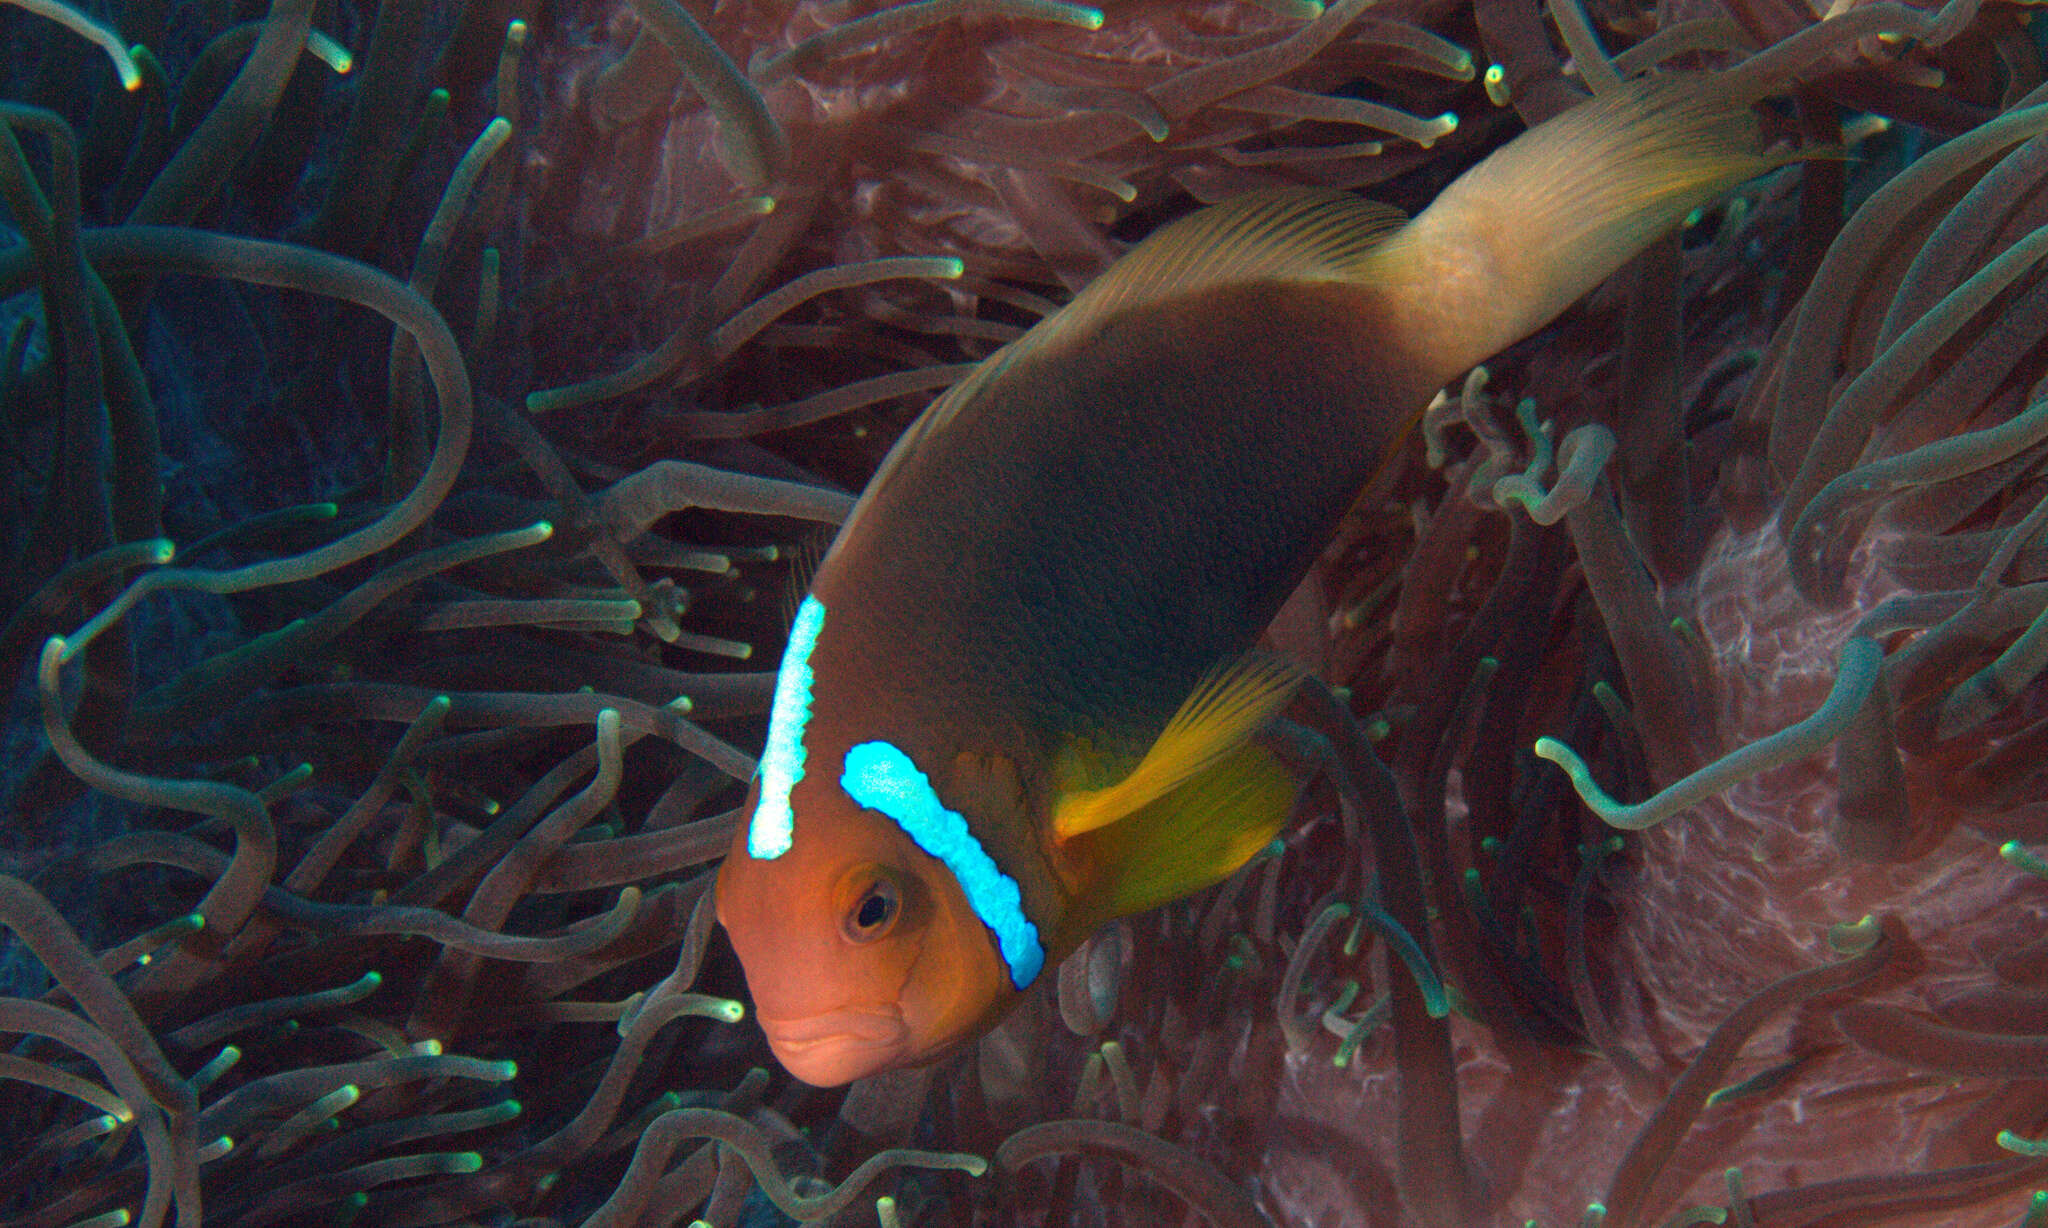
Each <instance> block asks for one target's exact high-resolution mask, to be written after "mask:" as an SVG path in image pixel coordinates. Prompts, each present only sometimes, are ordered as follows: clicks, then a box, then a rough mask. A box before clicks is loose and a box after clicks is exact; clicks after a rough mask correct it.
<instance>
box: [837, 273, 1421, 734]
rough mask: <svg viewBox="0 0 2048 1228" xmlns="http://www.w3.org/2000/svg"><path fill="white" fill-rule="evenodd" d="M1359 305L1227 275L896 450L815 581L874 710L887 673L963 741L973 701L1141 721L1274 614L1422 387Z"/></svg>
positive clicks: (1355, 291)
mask: <svg viewBox="0 0 2048 1228" xmlns="http://www.w3.org/2000/svg"><path fill="white" fill-rule="evenodd" d="M1377 323H1378V321H1377V313H1376V311H1375V310H1374V302H1373V293H1372V292H1371V291H1370V290H1365V289H1361V288H1359V287H1354V286H1347V285H1342V284H1336V283H1329V284H1324V285H1318V286H1308V287H1304V286H1300V285H1280V284H1274V283H1267V284H1263V285H1251V286H1227V287H1221V288H1216V289H1211V290H1207V291H1204V292H1202V293H1199V294H1196V295H1192V296H1188V297H1186V298H1184V299H1177V300H1170V301H1166V302H1160V303H1155V304H1147V305H1143V306H1141V307H1139V308H1138V309H1136V310H1133V311H1130V312H1127V313H1123V314H1120V315H1117V316H1115V317H1113V318H1111V319H1110V320H1108V321H1106V322H1105V323H1104V324H1103V326H1102V327H1101V328H1100V329H1098V330H1092V331H1091V332H1090V333H1089V334H1086V335H1082V336H1077V337H1075V338H1073V340H1072V343H1071V344H1067V345H1061V346H1056V347H1048V348H1045V349H1041V350H1038V351H1036V352H1034V353H1031V354H1029V355H1027V356H1025V357H1024V358H1022V359H1020V360H1019V361H1017V362H1016V363H1015V364H1014V365H1012V366H1011V367H1010V368H1009V369H1007V370H1006V371H1004V373H1003V375H1002V377H1001V379H1000V381H999V383H998V384H997V385H995V386H994V387H992V388H991V393H992V394H994V393H996V392H999V393H1000V397H1001V400H1000V402H999V403H997V404H990V405H970V406H968V407H964V409H963V412H961V413H960V414H959V415H957V416H956V417H954V418H953V419H952V420H950V421H949V422H947V423H946V424H945V425H944V426H943V427H942V428H940V429H938V430H936V431H934V432H933V433H932V434H931V435H930V436H929V437H927V438H926V439H924V440H922V441H921V443H920V446H919V447H917V448H916V449H915V450H913V451H910V452H907V453H905V454H904V455H903V458H902V461H901V463H900V464H899V465H898V466H897V467H896V468H895V469H894V470H893V471H892V472H891V473H890V474H889V475H888V498H887V499H886V500H877V501H875V502H873V503H872V504H871V505H869V506H867V507H866V508H864V510H863V513H862V515H861V516H860V518H859V522H858V523H857V524H856V525H855V526H854V527H853V528H852V529H850V530H849V531H848V533H847V535H846V536H845V537H844V538H843V539H842V540H841V542H840V543H839V545H838V546H837V547H835V549H834V551H833V554H832V557H831V558H830V559H829V560H828V562H827V563H826V565H825V566H824V567H823V568H822V569H821V570H820V572H819V573H818V576H817V578H816V580H815V582H814V585H813V589H814V591H815V592H816V593H817V594H818V595H819V597H820V598H821V599H822V600H823V601H824V602H825V604H826V606H827V607H828V608H830V609H831V610H832V611H833V620H834V623H835V624H836V623H837V622H838V620H840V619H842V618H843V619H845V620H847V622H848V623H851V624H855V625H857V626H858V627H859V630H858V631H857V632H853V633H851V634H849V635H848V636H847V638H846V639H844V640H839V639H838V638H837V637H833V643H834V645H835V656H837V657H838V660H839V661H840V663H841V667H842V668H843V669H844V671H845V673H846V674H847V675H848V676H850V677H858V678H859V679H860V682H859V683H857V684H855V685H857V686H858V687H860V688H862V689H863V690H865V691H866V693H867V694H868V700H867V702H866V704H864V705H863V706H864V707H868V708H869V711H868V712H867V713H866V714H865V715H866V717H867V719H868V720H870V721H871V720H872V718H873V717H874V716H875V715H877V713H876V712H875V711H874V706H875V705H876V704H877V703H878V702H880V703H884V704H886V703H887V702H888V701H887V700H885V699H883V696H884V695H886V694H887V693H888V692H889V691H890V689H891V688H892V686H900V687H901V688H902V689H903V690H904V691H905V692H906V693H905V694H904V695H903V696H902V697H901V698H902V701H903V705H904V706H905V707H906V708H907V709H908V711H907V712H906V714H905V719H907V720H910V721H913V722H917V723H925V722H936V723H938V724H940V725H942V726H943V727H945V728H946V729H947V733H948V736H949V737H950V738H952V739H953V740H954V743H955V744H956V745H961V744H962V743H963V741H964V742H965V744H966V745H968V746H971V744H972V742H973V738H972V737H968V736H966V735H967V730H968V729H970V728H972V727H975V726H982V725H988V724H990V723H992V722H1000V723H1005V724H1015V725H1016V726H1019V727H1020V728H1021V731H1022V732H1024V733H1025V735H1026V736H1030V735H1031V734H1037V735H1039V736H1041V737H1044V738H1048V739H1050V738H1054V737H1059V736H1066V735H1074V736H1082V737H1089V738H1096V739H1102V738H1107V739H1110V740H1112V741H1114V740H1117V739H1121V738H1129V737H1142V738H1145V739H1149V738H1150V736H1152V735H1153V734H1156V733H1157V732H1158V730H1159V728H1160V726H1161V725H1163V724H1164V723H1165V721H1166V719H1167V717H1168V716H1170V715H1171V714H1172V713H1173V711H1174V710H1175V708H1177V707H1178V706H1179V705H1180V703H1181V701H1182V700H1183V699H1185V698H1186V697H1187V694H1188V692H1189V690H1190V689H1191V688H1192V687H1193V686H1194V684H1195V682H1196V681H1197V679H1199V678H1200V677H1201V675H1202V674H1203V673H1205V672H1206V671H1208V670H1209V669H1211V668H1212V667H1214V666H1215V665H1216V664H1217V663H1218V662H1219V661H1226V660H1229V659H1231V658H1233V657H1235V656H1237V655H1238V654H1240V653H1242V652H1244V651H1245V649H1247V648H1248V647H1250V645H1251V643H1252V641H1253V640H1254V639H1255V638H1256V637H1257V636H1258V634H1259V632H1260V631H1261V629H1263V628H1264V627H1265V626H1266V624H1267V623H1269V622H1270V621H1272V617H1273V615H1274V613H1275V612H1276V611H1277V610H1278V609H1279V606H1280V604H1281V602H1283V601H1285V600H1286V598H1287V596H1288V594H1289V593H1290V592H1291V591H1292V590H1293V588H1294V586H1295V585H1296V584H1297V583H1298V582H1299V581H1300V578H1301V576H1302V574H1303V573H1304V572H1305V571H1306V570H1307V568H1308V566H1309V564H1310V563H1311V562H1312V561H1313V560H1314V558H1315V556H1316V554H1317V552H1318V551H1319V550H1320V549H1321V548H1322V546H1323V544H1324V543H1325V542H1327V541H1328V539H1329V537H1330V535H1331V533H1332V532H1333V531H1334V529H1335V527H1336V525H1337V522H1338V520H1339V519H1340V518H1341V517H1342V516H1343V514H1344V512H1345V510H1346V509H1347V508H1348V507H1349V505H1350V503H1351V500H1352V499H1353V498H1354V497H1355V495H1356V494H1357V492H1358V489H1359V488H1360V486H1361V485H1363V483H1364V481H1365V480H1366V478H1368V477H1369V476H1370V475H1371V473H1372V472H1373V470H1374V469H1375V468H1376V467H1377V466H1378V465H1379V464H1380V463H1381V461H1382V460H1383V459H1384V457H1385V453H1386V450H1387V448H1388V446H1389V444H1390V441H1391V438H1392V436H1393V434H1394V433H1395V431H1396V430H1398V429H1399V427H1400V425H1401V424H1402V422H1403V420H1404V418H1406V417H1409V416H1412V414H1413V411H1414V410H1415V408H1416V407H1417V406H1418V405H1420V404H1421V403H1422V402H1423V401H1426V400H1427V399H1428V396H1429V389H1428V388H1427V387H1424V386H1421V385H1420V384H1419V383H1418V382H1417V381H1416V380H1415V378H1414V377H1413V376H1412V375H1410V376H1408V377H1406V378H1404V377H1403V374H1402V372H1403V370H1404V368H1406V369H1411V370H1412V364H1409V363H1406V362H1405V361H1404V360H1403V357H1402V356H1401V355H1399V354H1393V355H1389V354H1388V352H1387V351H1388V347H1387V346H1386V345H1385V344H1384V343H1383V342H1381V341H1380V340H1379V339H1378V338H1376V336H1375V334H1376V333H1377V332H1380V331H1381V330H1380V329H1379V328H1378V327H1376V326H1377ZM1390 359H1391V361H1390ZM842 611H843V613H842ZM840 644H844V645H845V646H846V647H844V648H838V647H837V645H840ZM821 682H822V678H821ZM819 708H820V710H821V711H824V710H826V706H825V705H824V704H823V703H822V702H821V703H820V704H819ZM904 733H905V736H910V731H909V730H905V731H904ZM878 736H879V735H878ZM985 749H1004V750H1008V749H1009V748H1008V747H995V746H990V747H987V748H985ZM1040 749H1041V750H1042V751H1043V752H1045V753H1050V752H1051V751H1052V750H1053V749H1054V748H1053V746H1052V745H1051V743H1050V742H1049V741H1048V742H1047V743H1046V744H1045V745H1043V746H1042V747H1041V748H1040ZM1139 749H1141V750H1142V749H1143V748H1142V747H1139ZM1041 757H1042V756H1041Z"/></svg>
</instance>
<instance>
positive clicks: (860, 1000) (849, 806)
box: [718, 773, 1013, 1087]
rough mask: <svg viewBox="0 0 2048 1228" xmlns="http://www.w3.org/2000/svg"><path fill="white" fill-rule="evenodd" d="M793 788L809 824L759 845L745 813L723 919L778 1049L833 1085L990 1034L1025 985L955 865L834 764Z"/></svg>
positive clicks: (812, 1079) (791, 1066)
mask: <svg viewBox="0 0 2048 1228" xmlns="http://www.w3.org/2000/svg"><path fill="white" fill-rule="evenodd" d="M758 792H759V790H758V788H757V790H756V794H757V796H758ZM835 795H836V796H835ZM792 802H793V803H794V807H793V808H795V809H797V810H798V811H799V812H800V813H801V814H802V815H803V821H802V831H801V834H800V836H799V838H797V839H796V840H794V841H793V842H792V844H791V846H790V848H789V850H788V851H787V852H786V853H784V854H782V855H781V856H779V857H776V858H773V859H766V860H764V859H761V858H758V857H755V856H753V855H751V854H750V853H749V851H748V848H747V841H748V829H747V828H746V827H745V826H743V827H742V828H741V829H740V831H739V833H738V835H737V837H736V838H735V839H734V841H733V847H732V851H731V852H730V853H729V854H728V855H727V857H726V859H725V864H724V866H723V867H721V868H720V870H719V874H718V919H719V922H720V923H721V924H723V925H724V926H725V928H726V931H727V932H728V933H729V934H730V935H731V937H732V944H733V948H734V950H736V951H737V952H738V953H739V957H740V962H741V963H742V964H744V965H745V967H746V972H747V989H748V991H749V992H750V993H751V994H752V996H753V999H754V1009H755V1012H756V1017H757V1019H758V1020H759V1022H760V1024H761V1028H762V1030H763V1031H764V1032H766V1033H767V1034H768V1043H769V1045H770V1046H771V1047H772V1048H773V1049H774V1050H775V1056H776V1058H777V1060H779V1061H780V1062H781V1063H782V1064H783V1066H784V1067H785V1068H787V1069H788V1070H789V1072H790V1073H791V1074H793V1075H795V1076H796V1077H797V1078H799V1079H802V1080H803V1081H804V1082H806V1083H810V1084H814V1085H816V1086H820V1087H829V1086H834V1085H836V1084H840V1083H849V1082H852V1081H853V1080H855V1079H860V1078H865V1077H866V1076H868V1075H871V1074H876V1073H879V1072H880V1071H883V1070H889V1069H893V1068H895V1067H899V1066H908V1065H916V1064H918V1063H921V1062H926V1061H930V1060H931V1059H933V1058H936V1057H938V1056H940V1055H941V1054H943V1053H944V1052H945V1051H946V1050H948V1049H950V1048H951V1047H953V1046H954V1045H956V1044H958V1043H960V1042H961V1041H963V1040H965V1039H968V1038H970V1037H972V1036H974V1035H976V1034H978V1033H979V1031H980V1030H981V1028H982V1026H983V1024H984V1023H985V1022H986V1021H987V1019H988V1018H989V1017H990V1016H991V1015H992V1014H995V1013H998V1012H1000V1010H1001V1009H1002V1007H1003V1006H1004V1005H1005V1004H1007V1002H1008V1000H1009V999H1010V998H1011V997H1012V996H1013V992H1012V991H1011V989H1010V987H1009V984H1008V982H1007V980H1006V975H1005V972H1004V969H1003V965H1002V963H1001V962H1000V960H999V959H998V957H997V954H996V950H995V946H994V944H993V942H992V940H991V939H990V936H989V934H988V931H987V930H986V929H985V928H983V926H982V925H981V923H980V922H979V921H977V920H976V919H975V915H974V912H973V910H972V909H971V908H970V907H969V906H968V903H967V899H966V897H965V896H964V895H963V894H962V893H961V890H960V887H959V884H958V883H957V882H956V881H955V879H954V877H953V875H952V873H951V872H950V871H948V870H947V869H946V867H945V866H943V865H942V864H940V863H939V862H938V861H936V860H935V859H933V858H931V857H929V856H927V855H925V854H924V853H923V852H922V851H920V850H919V849H918V848H917V846H916V845H915V844H913V843H912V842H911V840H910V839H909V838H908V837H906V836H905V835H904V834H903V833H902V832H901V831H900V830H899V829H897V828H896V827H895V825H894V824H893V823H891V822H889V820H887V819H885V818H881V817H880V816H878V815H876V814H874V813H873V812H872V811H863V810H862V808H861V807H859V806H858V805H856V804H854V802H853V801H852V800H851V799H850V798H848V797H846V796H845V795H844V794H843V793H838V786H837V783H836V779H835V778H834V777H833V776H831V775H827V774H825V773H819V774H817V776H816V777H815V778H814V779H812V780H806V781H804V782H803V783H802V784H800V785H798V786H797V787H796V788H795V789H794V790H793V794H792ZM754 809H755V803H754V801H753V800H751V799H750V802H749V805H748V811H749V813H751V812H752V811H753V810H754Z"/></svg>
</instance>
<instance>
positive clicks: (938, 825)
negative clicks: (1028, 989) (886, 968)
mask: <svg viewBox="0 0 2048 1228" xmlns="http://www.w3.org/2000/svg"><path fill="white" fill-rule="evenodd" d="M839 784H840V787H841V788H843V789H845V790H846V795H847V796H848V797H850V798H852V799H853V800H854V801H856V802H858V803H860V804H861V805H862V806H865V807H867V808H868V809H869V810H876V811H880V812H881V813H882V814H885V815H887V816H888V817H890V818H891V819H894V820H895V821H896V825H897V826H899V827H901V828H902V829H903V830H904V832H905V833H907V834H908V835H909V836H910V838H911V839H912V840H914V841H916V842H917V847H919V848H921V849H923V850H924V851H925V852H926V853H927V854H929V855H931V856H933V857H936V858H938V860H939V861H940V862H941V863H943V864H944V865H945V867H946V868H947V869H948V870H951V871H952V872H953V877H954V878H955V879H958V880H959V882H960V890H961V891H962V892H964V893H965V894H966V896H967V903H968V904H969V905H971V906H972V907H973V909H974V914H975V915H976V916H977V917H980V918H981V922H982V924H983V925H986V926H988V928H989V930H990V931H991V932H992V933H994V934H995V936H996V949H997V951H999V952H1001V954H1002V957H1003V962H1004V963H1006V964H1008V965H1009V966H1010V984H1012V985H1014V986H1016V987H1017V988H1018V989H1023V988H1024V987H1025V986H1027V985H1029V984H1031V982H1032V981H1034V980H1036V979H1038V973H1039V970H1040V969H1042V968H1044V967H1045V947H1044V946H1043V945H1041V944H1040V943H1039V941H1038V927H1037V926H1035V925H1033V924H1032V923H1031V920H1030V918H1028V917H1026V916H1025V915H1024V893H1023V891H1022V890H1021V889H1019V888H1018V886H1017V880H1016V879H1013V878H1011V877H1010V876H1009V875H1007V874H1005V873H1003V872H1002V870H1001V869H1000V868H998V867H997V865H996V863H995V859H994V858H992V857H990V856H989V855H988V850H987V849H984V848H982V847H981V841H979V840H976V839H975V838H974V833H972V832H970V831H968V830H967V820H966V819H963V818H961V817H960V815H959V813H958V812H957V811H952V810H948V809H946V808H945V806H944V805H942V804H941V803H940V801H939V795H938V794H937V793H936V792H934V791H933V790H932V782H931V779H930V778H929V777H927V776H926V775H925V774H924V773H923V772H921V771H919V770H918V768H917V765H916V764H915V763H912V762H911V761H910V756H909V755H906V754H904V753H903V752H902V751H900V750H898V749H896V748H895V747H894V746H892V745H890V744H889V743H887V742H863V743H861V744H860V745H859V746H856V747H854V748H853V749H852V750H849V751H847V752H846V772H845V774H844V775H842V776H841V777H840V778H839Z"/></svg>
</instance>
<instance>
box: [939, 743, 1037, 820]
mask: <svg viewBox="0 0 2048 1228" xmlns="http://www.w3.org/2000/svg"><path fill="white" fill-rule="evenodd" d="M945 796H946V798H947V799H948V800H949V801H951V802H952V804H953V806H954V807H955V808H956V809H958V810H959V812H960V813H961V814H967V815H973V816H974V817H975V818H976V819H977V820H979V821H981V822H983V823H1018V822H1022V821H1023V819H1024V784H1023V780H1022V778H1021V777H1020V776H1019V775H1018V774H1017V765H1016V764H1014V763H1012V762H1011V761H1010V760H1009V759H1008V758H1006V757H1005V756H1003V755H998V754H981V753H977V752H975V751H962V752H960V753H959V754H958V755H955V756H954V757H953V765H952V771H951V772H950V773H949V774H948V776H947V778H946V792H945Z"/></svg>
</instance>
